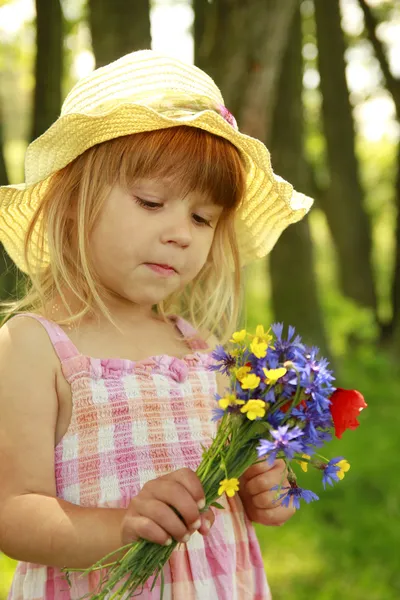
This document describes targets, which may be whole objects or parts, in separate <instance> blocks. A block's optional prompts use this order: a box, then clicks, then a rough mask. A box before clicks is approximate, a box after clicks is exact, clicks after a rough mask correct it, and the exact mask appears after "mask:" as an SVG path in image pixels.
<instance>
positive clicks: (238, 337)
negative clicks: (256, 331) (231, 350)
mask: <svg viewBox="0 0 400 600" xmlns="http://www.w3.org/2000/svg"><path fill="white" fill-rule="evenodd" d="M246 335H247V331H246V330H245V329H242V330H241V331H235V333H233V334H232V339H230V340H229V341H230V342H233V343H234V344H240V342H244V340H245V338H246Z"/></svg>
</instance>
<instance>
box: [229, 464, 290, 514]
mask: <svg viewBox="0 0 400 600" xmlns="http://www.w3.org/2000/svg"><path fill="white" fill-rule="evenodd" d="M285 469H286V465H285V463H284V461H283V460H281V459H279V460H276V461H275V462H274V463H273V464H272V466H270V465H269V464H268V462H267V461H264V462H262V463H258V464H257V465H253V466H252V467H250V468H249V469H247V471H245V473H243V475H242V477H241V478H240V488H239V490H240V491H239V495H240V497H241V499H242V502H243V505H244V508H245V510H246V513H247V516H248V517H249V519H250V520H251V521H254V522H255V523H261V524H262V525H283V524H284V523H286V521H287V520H288V519H290V518H291V517H292V516H293V515H294V513H295V512H296V509H295V508H293V507H292V506H290V507H289V508H285V507H284V506H281V503H280V502H279V501H277V500H276V493H277V490H272V491H271V488H272V487H274V486H275V485H279V484H280V483H281V482H282V485H283V486H287V485H289V483H288V480H287V479H286V477H285V478H284V479H283V481H282V477H283V474H284V472H285Z"/></svg>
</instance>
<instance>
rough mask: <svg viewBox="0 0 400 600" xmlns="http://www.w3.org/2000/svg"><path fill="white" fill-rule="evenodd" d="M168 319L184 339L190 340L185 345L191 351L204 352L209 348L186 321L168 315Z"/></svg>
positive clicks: (177, 316) (176, 316)
mask: <svg viewBox="0 0 400 600" xmlns="http://www.w3.org/2000/svg"><path fill="white" fill-rule="evenodd" d="M169 318H170V319H171V320H172V321H173V322H174V323H175V327H176V328H177V329H178V330H179V331H180V332H181V333H182V335H183V336H184V337H191V338H192V339H189V340H187V343H188V345H189V347H190V348H191V349H192V350H206V349H207V348H209V345H208V344H207V342H206V341H205V340H203V338H201V337H200V335H199V332H198V331H197V330H196V329H195V328H194V327H193V325H191V324H190V323H189V322H188V321H186V320H185V319H183V318H182V317H180V316H179V315H170V317H169Z"/></svg>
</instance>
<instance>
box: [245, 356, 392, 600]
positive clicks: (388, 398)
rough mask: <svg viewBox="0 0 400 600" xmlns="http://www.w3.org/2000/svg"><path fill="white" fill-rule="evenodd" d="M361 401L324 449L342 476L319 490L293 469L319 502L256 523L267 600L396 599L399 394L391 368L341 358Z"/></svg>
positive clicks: (346, 380)
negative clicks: (356, 416)
mask: <svg viewBox="0 0 400 600" xmlns="http://www.w3.org/2000/svg"><path fill="white" fill-rule="evenodd" d="M340 384H341V385H342V386H343V387H348V388H351V387H357V388H358V389H360V390H361V391H362V392H363V393H364V395H365V398H366V401H367V403H368V409H367V410H365V411H364V412H363V413H362V415H361V417H360V422H361V426H360V427H359V428H358V429H357V430H355V431H347V432H346V433H345V434H344V435H343V438H342V440H340V441H339V440H335V441H334V442H332V443H331V444H330V446H329V449H328V450H327V451H326V452H325V453H324V454H325V456H328V457H331V458H332V457H334V456H338V455H344V456H345V457H346V458H347V459H348V460H349V462H350V464H351V469H350V471H349V472H348V473H347V474H346V477H345V479H344V480H343V481H342V482H340V484H337V485H336V486H335V487H334V488H329V489H328V490H326V491H325V492H324V490H323V488H322V485H321V483H320V476H319V474H317V473H310V474H308V473H307V474H305V473H304V474H303V473H301V475H299V481H300V482H301V484H302V485H303V486H304V487H307V488H308V489H312V490H313V491H315V492H316V493H317V494H318V495H319V496H320V501H319V502H315V503H312V504H310V505H304V506H303V507H302V508H301V510H300V511H299V512H298V513H297V514H296V515H295V516H294V517H293V519H292V520H291V521H289V522H288V523H286V524H285V525H284V526H283V527H280V528H276V529H272V528H265V527H264V528H262V527H258V528H257V533H258V536H259V539H260V542H261V546H262V550H263V557H264V563H265V568H266V572H267V575H268V578H269V581H270V585H271V588H272V592H273V598H274V600H310V599H313V598H318V600H333V599H335V600H336V599H337V598H340V599H341V600H395V599H398V598H399V597H400V572H399V569H398V557H397V556H396V555H397V549H398V548H399V547H400V504H399V498H400V482H399V479H398V477H397V468H398V457H399V454H400V438H399V434H398V432H399V429H400V413H399V411H398V409H397V404H398V398H399V397H400V381H399V377H398V371H397V372H394V368H393V367H391V365H390V363H389V361H387V360H385V359H384V358H378V359H377V357H373V356H368V355H366V354H364V356H363V357H358V359H357V360H353V361H350V360H348V362H347V364H346V366H345V367H344V368H343V375H342V377H341V379H340Z"/></svg>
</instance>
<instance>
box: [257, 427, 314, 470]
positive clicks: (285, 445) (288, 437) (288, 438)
mask: <svg viewBox="0 0 400 600" xmlns="http://www.w3.org/2000/svg"><path fill="white" fill-rule="evenodd" d="M270 434H271V435H272V437H273V438H274V440H273V441H272V442H270V441H269V440H260V443H259V445H258V446H257V452H258V456H259V458H261V457H262V456H265V455H266V454H269V463H270V464H272V463H273V462H274V460H275V459H276V455H277V454H278V452H280V451H282V452H283V453H284V454H285V456H286V458H289V459H292V458H293V456H294V455H295V453H296V452H302V451H303V445H302V443H301V442H300V441H299V440H296V439H295V438H298V437H300V436H301V435H303V432H302V431H301V429H300V428H299V427H293V428H292V429H291V430H290V431H289V425H283V426H282V427H278V428H277V429H272V430H271V431H270Z"/></svg>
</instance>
